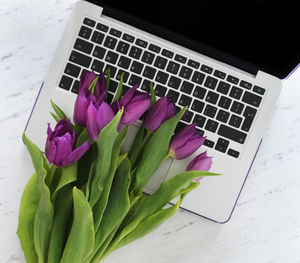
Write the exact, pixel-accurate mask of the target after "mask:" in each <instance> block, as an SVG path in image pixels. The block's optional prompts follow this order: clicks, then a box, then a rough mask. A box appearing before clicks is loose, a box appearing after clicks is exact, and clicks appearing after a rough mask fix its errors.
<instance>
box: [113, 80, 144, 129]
mask: <svg viewBox="0 0 300 263" xmlns="http://www.w3.org/2000/svg"><path fill="white" fill-rule="evenodd" d="M137 87H138V85H135V86H133V87H132V88H131V89H129V90H128V91H127V92H126V93H125V94H124V96H123V97H122V98H121V99H120V101H116V102H115V103H114V104H113V108H114V110H115V112H116V111H117V110H120V109H121V108H122V107H124V112H123V115H122V118H121V123H122V124H124V125H131V124H133V123H134V122H136V121H137V120H138V119H139V118H140V117H141V116H142V115H143V114H144V113H145V111H146V110H147V109H148V108H149V107H150V94H149V93H145V92H139V91H137V90H136V89H137Z"/></svg>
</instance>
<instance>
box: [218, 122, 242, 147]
mask: <svg viewBox="0 0 300 263" xmlns="http://www.w3.org/2000/svg"><path fill="white" fill-rule="evenodd" d="M218 135H220V136H222V137H225V138H227V139H230V140H232V141H235V142H238V143H241V144H243V143H244V142H245V140H246V137H247V134H246V133H244V132H241V131H238V130H236V129H234V128H231V127H228V126H225V125H223V124H221V125H220V128H219V130H218Z"/></svg>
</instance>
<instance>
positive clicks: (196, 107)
mask: <svg viewBox="0 0 300 263" xmlns="http://www.w3.org/2000/svg"><path fill="white" fill-rule="evenodd" d="M203 108H204V103H203V102H202V101H200V100H196V99H195V100H194V102H193V104H192V110H194V111H196V112H198V113H201V112H202V110H203Z"/></svg>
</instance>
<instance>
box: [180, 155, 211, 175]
mask: <svg viewBox="0 0 300 263" xmlns="http://www.w3.org/2000/svg"><path fill="white" fill-rule="evenodd" d="M211 166H212V157H209V156H207V153H206V151H205V152H203V153H201V154H199V155H197V156H196V157H194V158H193V160H192V161H191V162H190V163H189V165H188V167H187V169H186V170H187V171H193V170H194V171H195V170H196V171H206V172H208V171H209V170H210V169H211ZM201 178H202V177H200V178H197V179H196V180H195V181H199V180H201Z"/></svg>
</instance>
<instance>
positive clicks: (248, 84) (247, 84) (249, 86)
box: [240, 80, 252, 89]
mask: <svg viewBox="0 0 300 263" xmlns="http://www.w3.org/2000/svg"><path fill="white" fill-rule="evenodd" d="M240 86H241V87H243V88H245V89H251V87H252V84H251V83H249V82H247V81H244V80H241V82H240Z"/></svg>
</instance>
